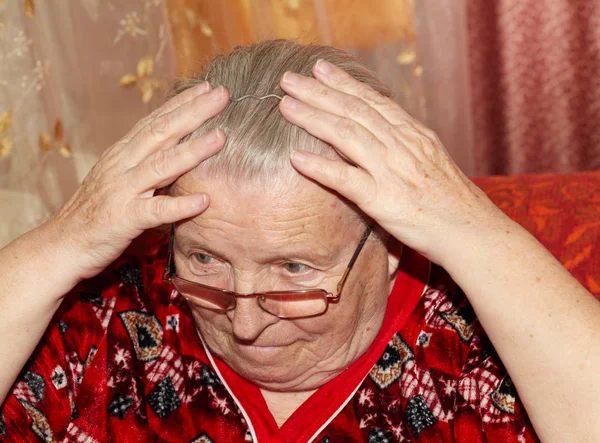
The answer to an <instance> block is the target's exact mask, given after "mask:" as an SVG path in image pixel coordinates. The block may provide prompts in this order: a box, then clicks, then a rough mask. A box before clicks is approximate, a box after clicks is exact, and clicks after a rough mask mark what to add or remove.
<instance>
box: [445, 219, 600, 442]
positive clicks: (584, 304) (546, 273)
mask: <svg viewBox="0 0 600 443" xmlns="http://www.w3.org/2000/svg"><path fill="white" fill-rule="evenodd" d="M456 240H457V241H453V242H452V243H453V245H454V253H453V254H452V253H451V251H447V253H446V256H447V257H449V259H448V260H446V261H445V262H444V263H443V264H442V265H443V266H444V268H445V269H446V270H447V271H448V272H449V273H450V275H451V276H452V278H453V279H454V280H455V281H456V283H457V284H458V285H459V286H460V287H461V288H462V289H463V290H464V291H465V294H466V295H467V297H468V298H469V300H470V302H471V304H472V305H473V307H474V309H475V312H476V313H477V316H478V318H479V320H480V322H481V324H482V325H483V327H484V328H485V330H486V333H487V334H488V336H489V337H490V339H491V341H492V343H493V345H494V347H495V349H496V350H497V352H498V354H499V355H500V358H501V359H502V361H503V363H504V364H505V366H506V368H507V370H508V372H509V373H510V375H511V378H512V380H513V382H514V383H515V386H516V387H517V389H518V391H519V395H520V397H521V399H522V401H523V403H524V405H525V407H526V409H527V412H528V414H529V416H530V418H531V420H532V423H533V425H534V427H535V429H536V431H537V432H538V434H539V436H540V438H542V440H543V441H545V442H550V441H560V442H563V441H581V442H583V441H590V442H591V441H600V425H599V424H598V416H599V415H600V403H599V402H598V398H600V377H598V368H600V303H599V302H598V301H597V300H596V299H595V298H594V297H593V296H592V295H591V294H590V293H589V292H588V291H587V290H586V289H585V288H583V287H582V286H581V285H580V284H579V283H578V282H577V281H576V280H575V279H574V278H573V277H572V276H571V275H570V274H569V273H568V271H566V270H565V269H564V267H563V266H562V265H561V264H560V263H559V262H558V261H557V260H556V259H555V258H554V257H553V256H552V255H551V254H550V253H549V252H548V251H547V250H546V249H545V248H543V246H542V245H541V244H539V243H538V242H537V240H535V238H533V237H532V236H531V235H530V234H528V233H527V232H526V231H525V230H524V229H523V228H522V227H520V226H518V225H517V224H515V223H514V222H512V221H510V220H509V219H506V220H503V219H500V220H498V221H497V222H492V223H490V224H487V227H486V228H485V229H479V230H475V229H474V230H472V231H471V232H463V233H461V234H460V235H457V236H456ZM451 255H452V257H451Z"/></svg>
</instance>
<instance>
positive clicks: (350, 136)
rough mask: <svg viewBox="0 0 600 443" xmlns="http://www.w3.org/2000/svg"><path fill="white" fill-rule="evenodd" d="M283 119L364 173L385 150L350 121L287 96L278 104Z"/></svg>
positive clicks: (374, 138)
mask: <svg viewBox="0 0 600 443" xmlns="http://www.w3.org/2000/svg"><path fill="white" fill-rule="evenodd" d="M280 110H281V113H282V114H283V116H284V117H285V118H286V119H287V120H288V121H290V122H291V123H293V124H295V125H296V126H299V127H301V128H302V129H304V130H306V131H307V132H309V133H310V134H312V135H314V136H315V137H317V138H319V139H321V140H323V141H325V142H327V143H329V144H330V145H332V146H333V148H334V149H335V150H336V151H337V152H339V153H340V154H341V155H343V156H344V157H346V158H347V159H349V160H350V161H351V162H352V163H355V164H357V165H359V166H361V167H363V168H365V169H367V170H369V168H370V167H371V166H373V165H374V164H377V162H376V160H375V159H376V158H377V157H380V156H381V155H383V152H382V151H383V150H384V149H385V147H384V146H383V145H382V144H381V142H380V141H379V140H378V139H377V138H376V137H375V136H374V135H373V134H371V133H370V132H369V131H367V130H366V129H365V128H364V127H363V126H361V125H360V124H358V123H356V122H355V121H353V120H350V119H347V118H344V117H340V116H338V115H333V114H330V113H328V112H324V111H321V110H318V109H316V108H314V107H312V106H310V105H307V104H306V103H302V102H301V101H298V100H296V99H294V98H292V97H290V96H287V95H286V96H285V97H284V98H283V100H282V101H281V104H280Z"/></svg>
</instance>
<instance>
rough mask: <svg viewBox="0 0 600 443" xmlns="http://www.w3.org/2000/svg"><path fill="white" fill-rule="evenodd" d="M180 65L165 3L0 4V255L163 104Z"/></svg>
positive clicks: (28, 0)
mask: <svg viewBox="0 0 600 443" xmlns="http://www.w3.org/2000/svg"><path fill="white" fill-rule="evenodd" d="M174 60H175V57H174V54H173V47H172V41H171V39H170V36H169V27H168V19H167V9H166V5H165V3H164V2H163V1H162V0H140V1H127V2H123V1H119V0H112V1H110V0H108V1H107V0H80V1H71V0H56V1H51V2H49V1H39V0H38V1H34V0H25V1H22V0H5V1H0V246H2V245H4V244H6V243H8V242H9V241H10V240H12V239H13V238H15V237H17V236H18V235H20V234H21V233H23V232H26V231H28V230H30V229H32V228H34V227H35V226H37V225H39V224H40V223H41V222H43V221H44V220H45V219H46V218H47V217H49V216H50V215H51V214H52V213H54V212H55V211H56V210H57V209H58V208H59V207H60V206H61V205H62V204H63V203H64V202H65V201H66V199H68V198H69V197H70V195H71V194H72V193H73V192H74V190H75V189H76V187H77V185H78V183H79V182H80V181H81V180H82V179H83V177H84V176H85V174H86V173H87V172H88V170H89V169H90V168H91V167H92V165H93V164H94V163H95V162H96V161H97V160H98V158H99V156H100V155H101V153H102V151H103V150H104V149H106V148H107V147H108V146H110V145H111V144H112V143H114V142H115V141H116V140H117V139H118V138H119V137H120V136H121V135H122V134H124V133H125V132H126V131H127V130H128V129H129V128H130V127H131V126H133V124H134V123H135V122H136V121H137V120H138V119H139V118H141V117H142V116H143V115H145V114H147V113H148V112H150V111H151V110H152V109H153V108H155V107H156V106H158V105H159V104H160V103H161V102H162V101H163V98H164V92H165V91H166V89H167V88H168V87H169V85H170V84H171V82H172V81H173V79H174V78H175V76H176V75H177V74H176V66H175V62H174Z"/></svg>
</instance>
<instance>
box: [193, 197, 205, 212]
mask: <svg viewBox="0 0 600 443" xmlns="http://www.w3.org/2000/svg"><path fill="white" fill-rule="evenodd" d="M206 201H207V197H206V195H205V194H201V195H197V196H195V198H194V199H193V200H192V206H193V207H194V209H201V208H204V207H205V206H206Z"/></svg>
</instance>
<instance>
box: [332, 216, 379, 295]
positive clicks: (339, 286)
mask: <svg viewBox="0 0 600 443" xmlns="http://www.w3.org/2000/svg"><path fill="white" fill-rule="evenodd" d="M371 231H373V226H372V225H369V226H367V229H366V230H365V232H364V233H363V235H362V237H361V238H360V242H359V243H358V246H357V247H356V251H354V254H353V255H352V258H351V259H350V263H348V266H346V270H345V271H344V275H342V279H341V280H340V282H339V283H338V284H337V294H338V295H339V294H340V292H342V289H343V287H344V284H345V283H346V279H347V278H348V273H349V272H350V269H352V267H353V266H354V262H355V261H356V259H357V258H358V254H360V251H362V248H363V246H364V245H365V243H366V242H367V238H369V235H371Z"/></svg>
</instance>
